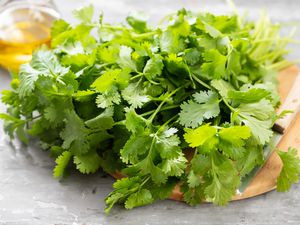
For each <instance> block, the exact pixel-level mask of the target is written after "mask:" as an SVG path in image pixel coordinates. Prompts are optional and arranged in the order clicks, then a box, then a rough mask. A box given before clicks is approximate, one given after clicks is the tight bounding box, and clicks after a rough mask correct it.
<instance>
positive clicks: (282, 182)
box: [277, 148, 300, 191]
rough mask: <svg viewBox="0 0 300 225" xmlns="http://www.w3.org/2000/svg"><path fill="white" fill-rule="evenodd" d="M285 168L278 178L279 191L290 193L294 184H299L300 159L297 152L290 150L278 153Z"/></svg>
mask: <svg viewBox="0 0 300 225" xmlns="http://www.w3.org/2000/svg"><path fill="white" fill-rule="evenodd" d="M277 153H278V155H279V157H280V159H281V161H282V163H283V167H282V169H281V172H280V175H279V177H278V178H277V190H278V191H288V190H289V189H290V188H291V184H292V183H298V181H299V175H300V159H299V157H298V153H297V150H296V149H294V148H289V149H288V151H287V152H282V151H277Z"/></svg>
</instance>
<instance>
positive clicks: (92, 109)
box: [0, 6, 300, 213]
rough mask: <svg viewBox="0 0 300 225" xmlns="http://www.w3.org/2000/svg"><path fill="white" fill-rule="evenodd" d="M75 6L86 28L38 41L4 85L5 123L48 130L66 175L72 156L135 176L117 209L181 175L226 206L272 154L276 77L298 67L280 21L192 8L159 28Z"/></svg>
mask: <svg viewBox="0 0 300 225" xmlns="http://www.w3.org/2000/svg"><path fill="white" fill-rule="evenodd" d="M75 16H76V18H77V19H79V20H80V23H79V25H76V26H72V25H70V24H68V23H67V22H66V21H64V20H57V21H56V22H54V24H53V28H52V42H51V48H50V49H49V48H46V47H43V48H41V49H39V50H38V51H36V52H35V53H34V54H33V58H32V60H31V62H30V63H27V64H24V65H22V66H21V68H20V73H19V77H18V78H15V79H13V80H12V83H11V86H12V90H5V91H4V92H3V93H2V94H3V95H2V101H3V102H4V103H5V104H6V105H7V106H8V107H7V114H0V118H1V119H3V120H4V121H5V124H4V129H5V131H6V132H7V133H8V134H9V136H10V137H11V138H14V137H15V136H17V137H18V138H19V139H20V140H22V141H23V142H25V143H28V140H29V138H30V137H38V138H39V140H40V142H41V144H42V146H43V147H44V148H46V149H49V150H50V152H51V156H53V157H56V160H55V162H56V164H57V165H56V167H55V168H54V173H53V175H54V177H56V178H61V177H63V176H64V174H65V173H66V171H67V169H68V167H70V166H72V165H75V166H76V168H77V169H78V170H79V171H80V172H82V173H87V174H88V173H94V172H96V171H97V170H98V169H100V168H101V169H103V170H104V171H106V172H108V173H110V174H113V173H115V172H121V173H122V174H123V175H124V176H126V178H123V179H120V180H118V181H116V182H115V184H114V185H113V187H114V191H112V192H111V193H110V194H109V195H108V197H107V198H106V204H107V208H106V210H105V211H106V212H107V213H108V212H109V211H110V209H111V208H112V207H113V205H114V204H116V203H124V205H125V207H126V208H127V209H131V208H134V207H137V206H142V205H146V204H150V203H152V202H154V201H155V200H157V199H165V198H168V197H169V196H170V193H171V191H172V189H173V188H174V185H175V184H180V185H181V188H182V191H183V193H184V200H185V201H186V202H187V203H189V204H191V205H194V204H197V203H200V202H201V201H203V200H207V201H211V202H213V203H215V204H218V205H225V204H226V203H227V202H228V201H229V200H230V199H231V198H232V196H233V195H234V194H235V192H236V189H237V188H238V187H239V185H240V181H241V178H242V177H244V176H245V175H247V174H248V173H249V172H251V170H252V169H253V168H254V167H255V166H257V165H262V164H263V163H264V159H263V147H264V146H265V145H268V144H269V142H270V138H271V137H272V134H273V133H272V130H271V128H272V126H273V124H274V121H275V120H276V118H277V116H276V114H275V109H276V107H277V106H278V104H279V97H278V94H277V91H276V82H275V76H276V72H277V71H278V70H279V69H281V68H284V67H286V66H288V65H290V62H288V61H286V60H285V59H284V58H283V56H284V54H285V53H286V52H287V51H286V50H285V48H286V45H287V44H288V40H289V38H281V37H280V35H279V30H280V29H279V28H280V26H279V25H273V24H271V23H270V21H269V19H268V18H267V17H266V16H263V17H262V18H261V19H260V20H259V21H258V22H257V23H253V22H248V21H244V20H242V19H241V18H239V17H238V16H237V15H233V16H215V15H213V14H210V13H197V14H196V13H192V12H190V11H186V10H184V9H183V10H180V11H178V12H177V13H176V14H174V15H172V16H170V17H169V19H168V23H167V24H166V25H162V26H161V27H158V28H151V27H150V26H149V25H148V24H147V23H146V20H145V19H144V17H143V16H142V14H137V13H135V14H130V15H129V16H128V17H127V19H126V20H127V22H128V24H129V26H123V25H118V26H117V25H110V24H108V23H105V22H104V19H103V16H102V15H101V16H100V20H99V22H95V21H93V19H92V18H93V8H92V7H91V6H89V7H86V8H83V9H80V10H78V11H76V12H75ZM96 33H97V34H98V35H94V34H96ZM92 34H93V35H92ZM186 152H189V153H188V154H187V155H189V156H188V157H187V156H186ZM191 153H192V154H191ZM278 154H279V156H280V158H281V159H282V162H283V164H284V165H283V169H282V172H281V174H280V176H279V178H278V190H279V191H286V190H288V189H289V188H290V185H291V183H296V182H298V178H299V173H300V169H299V167H300V160H299V158H298V157H297V154H296V150H293V149H290V150H289V151H288V152H278Z"/></svg>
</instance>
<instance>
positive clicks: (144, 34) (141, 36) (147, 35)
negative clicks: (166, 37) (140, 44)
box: [132, 31, 158, 38]
mask: <svg viewBox="0 0 300 225" xmlns="http://www.w3.org/2000/svg"><path fill="white" fill-rule="evenodd" d="M155 34H158V32H157V31H152V32H148V33H142V34H133V35H132V37H133V38H147V37H151V36H153V35H155Z"/></svg>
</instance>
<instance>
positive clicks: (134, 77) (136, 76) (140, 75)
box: [130, 73, 144, 80]
mask: <svg viewBox="0 0 300 225" xmlns="http://www.w3.org/2000/svg"><path fill="white" fill-rule="evenodd" d="M142 76H144V74H143V73H139V74H138V75H135V76H133V77H131V78H130V80H134V79H136V78H139V77H142Z"/></svg>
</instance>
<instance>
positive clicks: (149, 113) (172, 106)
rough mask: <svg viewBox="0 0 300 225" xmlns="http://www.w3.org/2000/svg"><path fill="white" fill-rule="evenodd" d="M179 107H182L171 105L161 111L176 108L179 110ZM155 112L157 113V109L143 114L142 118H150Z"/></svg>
mask: <svg viewBox="0 0 300 225" xmlns="http://www.w3.org/2000/svg"><path fill="white" fill-rule="evenodd" d="M178 107H180V105H170V106H166V107H163V108H161V109H160V111H165V110H169V109H175V108H178ZM154 112H155V109H154V110H151V111H148V112H145V113H143V114H141V116H148V115H151V114H152V113H154Z"/></svg>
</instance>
